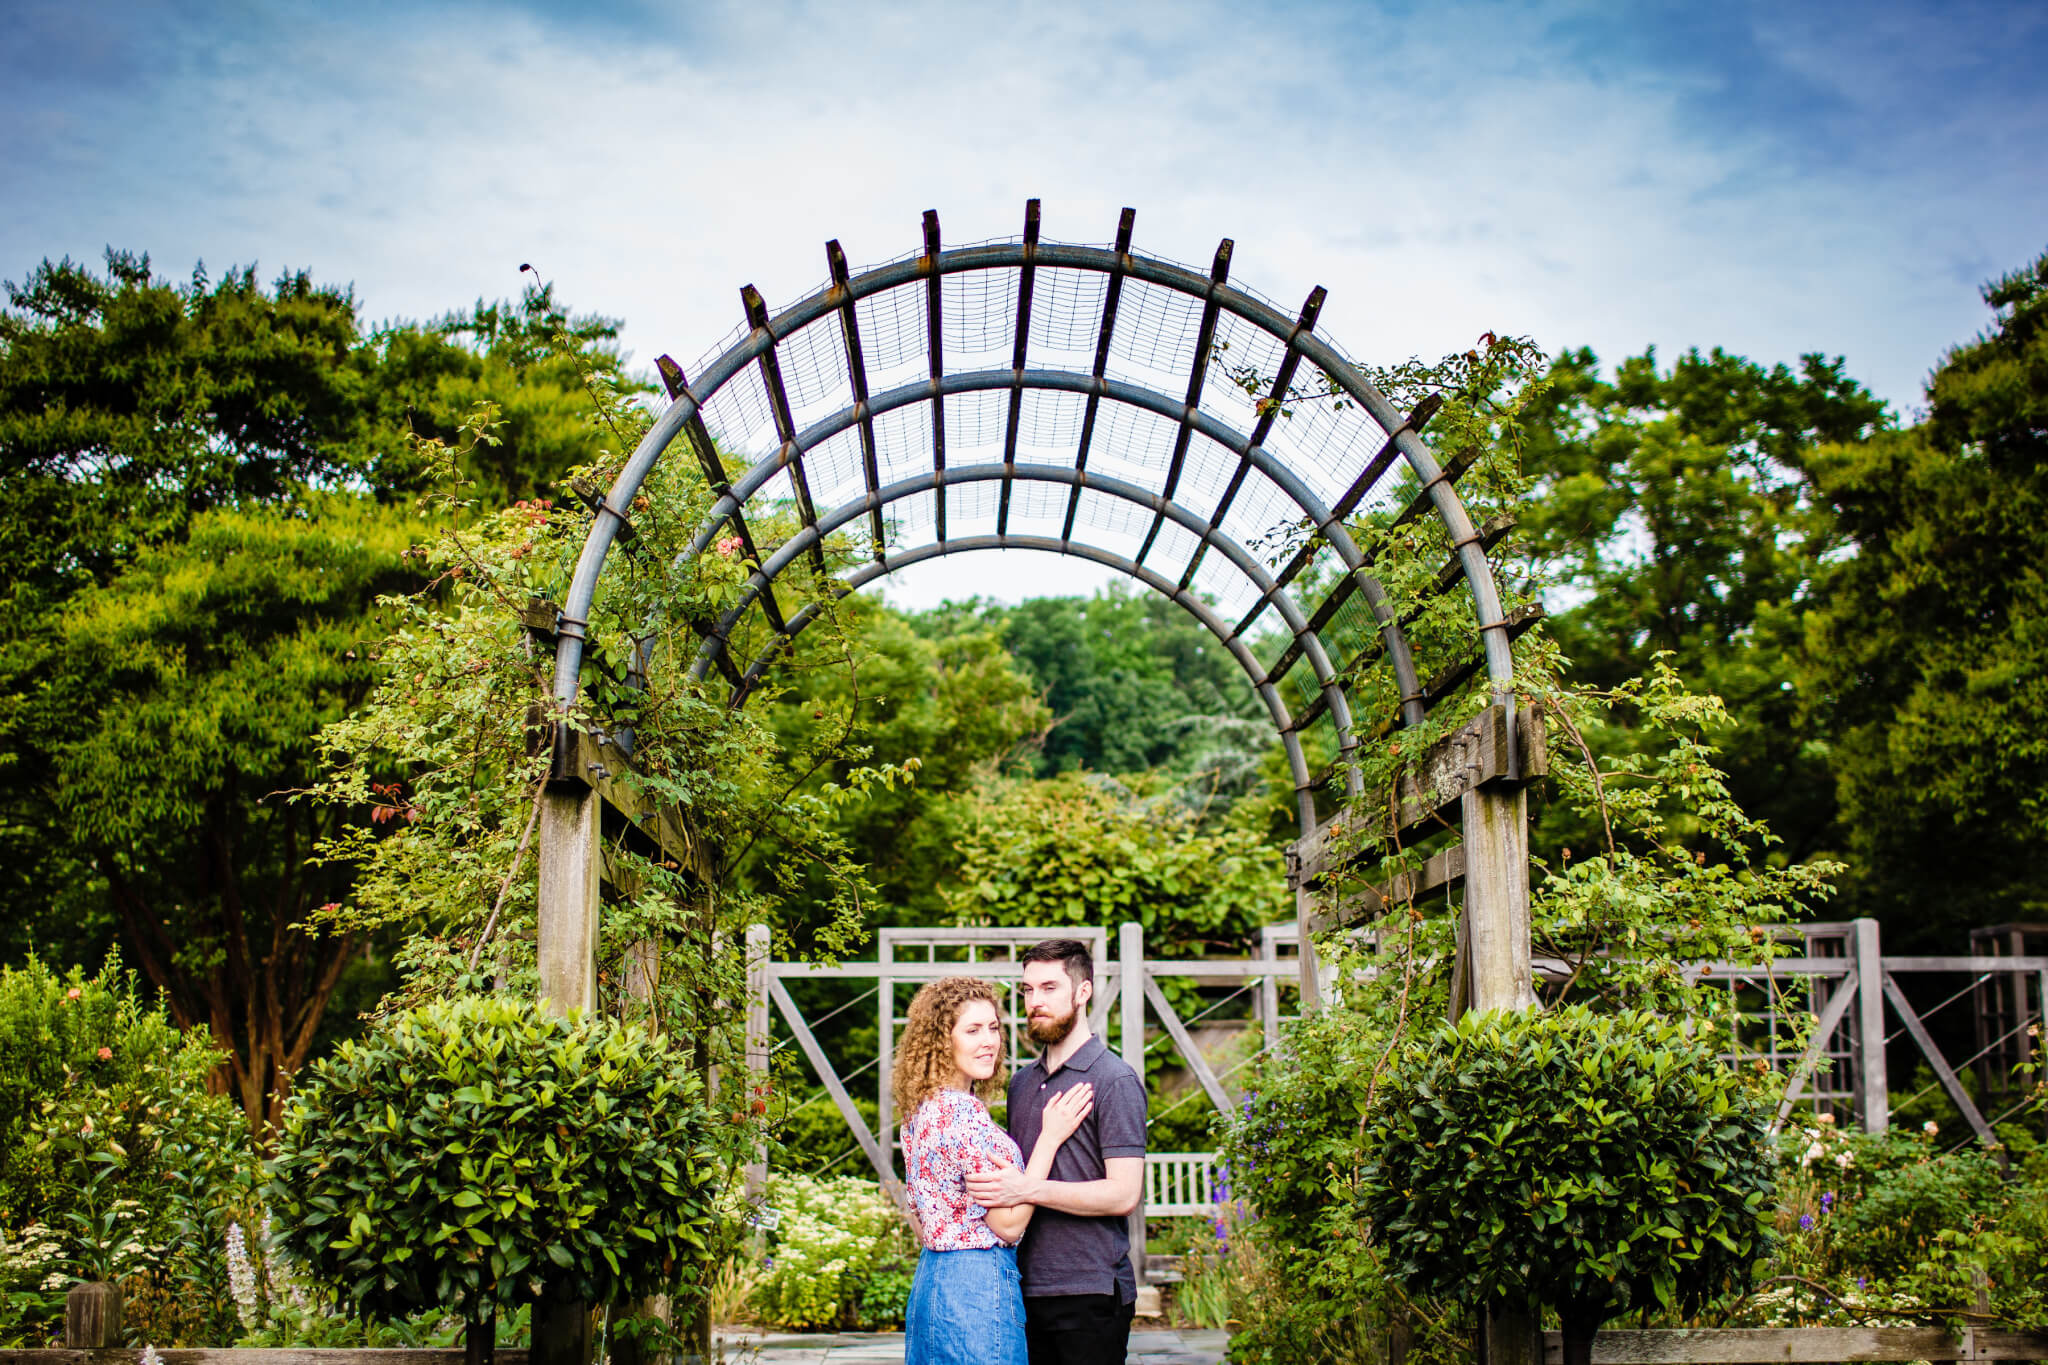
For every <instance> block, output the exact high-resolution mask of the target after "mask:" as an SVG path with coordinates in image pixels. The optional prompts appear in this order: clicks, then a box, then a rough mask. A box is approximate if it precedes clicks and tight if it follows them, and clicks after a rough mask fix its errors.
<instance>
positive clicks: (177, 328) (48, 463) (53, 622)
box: [0, 251, 629, 1124]
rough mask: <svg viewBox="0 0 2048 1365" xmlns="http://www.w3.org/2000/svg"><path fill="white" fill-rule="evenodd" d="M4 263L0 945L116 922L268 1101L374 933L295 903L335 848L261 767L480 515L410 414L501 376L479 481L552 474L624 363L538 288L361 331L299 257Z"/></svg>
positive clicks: (331, 873)
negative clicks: (397, 596)
mask: <svg viewBox="0 0 2048 1365" xmlns="http://www.w3.org/2000/svg"><path fill="white" fill-rule="evenodd" d="M7 292H8V300H7V307H6V308H5V309H0V602H4V606H5V608H6V610H5V613H4V617H5V619H4V624H0V753H4V754H5V756H6V757H5V761H4V763H0V867H4V868H5V869H6V870H5V871H4V872H0V876H4V877H5V878H6V881H5V883H0V889H4V892H5V894H7V895H8V897H9V905H10V908H11V909H12V910H13V911H14V913H13V914H12V915H11V916H10V917H9V920H8V924H7V926H6V929H5V930H4V938H0V945H4V947H5V948H6V951H7V952H8V953H9V954H10V955H13V954H16V953H19V952H20V951H21V950H22V949H23V948H24V947H26V946H28V945H29V944H31V943H33V944H35V945H37V946H38V947H39V948H40V949H41V950H42V951H44V952H45V953H47V954H49V955H50V956H52V957H53V958H54V959H56V960H60V961H67V960H68V961H78V960H81V959H84V958H87V957H90V956H92V955H94V954H96V953H98V952H100V951H102V950H103V948H104V945H105V944H106V942H107V941H108V940H109V939H113V938H115V937H117V936H118V937H119V938H120V939H123V940H125V941H126V943H127V944H128V946H129V949H130V951H131V953H132V954H133V960H135V961H136V962H137V963H138V964H139V965H141V966H142V967H143V969H144V970H145V972H146V973H147V974H148V975H149V977H150V979H151V981H152V982H153V983H154V984H156V985H157V986H159V987H162V988H164V989H165V990H167V991H168V992H169V993H170V995H169V1001H170V1006H171V1009H172V1012H173V1014H174V1016H175V1017H176V1018H178V1019H179V1020H180V1021H181V1022H186V1023H204V1024H206V1025H207V1026H209V1027H210V1028H211V1029H212V1031H213V1032H214V1035H215V1038H216V1041H217V1042H218V1043H219V1044H220V1046H221V1048H222V1049H223V1050H224V1051H226V1052H227V1053H229V1055H230V1057H231V1059H232V1060H231V1061H230V1063H229V1064H228V1065H227V1067H226V1068H225V1069H224V1071H223V1074H222V1076H221V1079H222V1080H223V1081H226V1082H228V1083H229V1084H230V1085H231V1086H232V1087H233V1088H234V1089H235V1091H236V1092H237V1093H238V1095H239V1096H240V1098H241V1099H242V1101H243V1104H244V1107H245V1109H246V1110H247V1112H248V1113H249V1115H250V1117H251V1119H252V1121H255V1122H257V1123H259V1124H261V1123H262V1122H264V1121H266V1120H267V1119H268V1118H269V1117H271V1116H272V1114H273V1112H274V1111H273V1101H274V1097H275V1095H276V1093H277V1089H278V1087H279V1085H280V1084H281V1077H282V1075H283V1074H285V1073H287V1072H288V1071H289V1070H290V1068H291V1067H293V1066H295V1065H296V1064H297V1063H298V1062H299V1061H300V1060H302V1059H303V1058H304V1057H305V1055H306V1052H307V1049H308V1047H310V1046H311V1044H312V1041H313V1038H314V1035H315V1033H316V1031H317V1030H318V1028H319V1025H320V1022H321V1019H322V1015H323V1011H324V1006H325V1004H326V1001H327V999H328V997H329V993H330V992H332V991H333V990H335V989H336V988H337V986H338V985H340V983H341V980H342V978H343V976H344V974H346V973H347V972H349V971H351V970H356V969H358V968H359V967H360V965H361V958H362V949H363V946H364V944H363V941H362V940H361V939H358V938H350V937H348V936H337V937H334V938H330V939H325V940H315V939H313V938H311V937H309V936H308V935H307V934H305V933H304V932H303V931H302V930H300V929H299V928H297V927H296V926H298V925H300V924H302V923H303V922H304V920H305V917H306V913H307V911H309V910H311V909H313V908H316V907H318V906H320V905H322V904H325V903H328V902H331V901H333V900H336V899H339V898H341V897H342V896H343V895H344V894H345V891H346V888H347V885H348V874H347V870H346V868H345V867H340V866H334V867H326V868H319V869H314V868H308V867H307V866H306V865H305V860H306V858H307V856H308V854H309V853H310V852H311V851H312V849H313V847H314V846H315V844H316V843H317V842H318V841H319V839H320V838H321V837H322V835H323V832H324V831H323V830H322V829H321V828H320V827H318V823H317V818H316V817H315V816H314V815H312V814H311V813H310V812H305V811H298V810H287V809H284V808H282V807H281V806H280V805H279V803H277V802H275V801H272V800H269V799H267V798H268V797H269V796H270V795H271V794H272V793H276V792H279V791H281V790H283V789H287V788H291V787H294V786H300V785H304V784H306V783H307V782H308V781H309V780H310V778H311V775H312V771H313V769H312V766H311V764H312V759H313V756H314V754H313V740H312V737H313V735H314V734H315V732H316V731H317V729H318V728H319V726H320V725H322V724H323V723H325V722H327V721H330V720H333V719H335V718H336V717H338V716H339V715H341V714H342V713H344V712H345V711H346V710H347V709H348V708H349V707H350V706H351V705H353V704H354V703H355V702H356V701H358V700H360V699H361V698H362V697H363V696H364V695H365V694H366V692H367V689H368V686H369V680H370V675H369V673H368V672H367V660H366V658H365V657H364V650H363V649H362V648H361V646H362V643H363V641H365V640H366V639H368V638H371V637H372V635H373V632H374V629H375V627H374V625H373V622H372V616H371V613H372V610H373V604H374V602H375V600H376V598H377V597H378V595H379V594H381V593H387V592H392V591H396V590H399V589H401V588H403V587H406V586H411V585H414V584H416V583H417V582H418V581H419V575H418V572H417V570H414V569H409V568H408V567H407V560H406V558H405V556H406V554H407V552H408V550H409V549H410V548H411V547H412V546H413V545H414V544H415V542H417V541H418V540H419V539H420V538H421V537H422V536H426V535H430V534H434V533H435V531H436V528H437V526H440V525H445V524H447V523H449V522H451V521H453V520H456V519H459V518H460V517H461V516H462V515H463V513H462V512H461V511H460V509H452V510H451V509H443V510H441V511H440V512H438V513H437V515H436V518H434V519H429V520H427V521H419V520H416V519H415V514H414V511H413V508H412V506H411V503H412V501H413V495H414V494H415V493H417V492H418V491H419V490H420V489H422V488H423V487H424V486H425V485H426V483H427V482H428V480H429V479H430V478H431V477H433V476H434V475H435V474H436V471H434V470H431V469H429V468H428V467H427V466H426V464H425V463H424V462H423V461H422V460H421V458H420V456H419V454H418V448H416V447H415V446H414V444H413V443H412V442H411V441H410V440H409V439H408V438H409V436H410V435H411V434H412V432H413V431H414V430H419V431H421V432H424V433H426V434H429V435H431V434H432V433H433V432H436V431H439V430H444V429H445V430H450V431H452V430H454V429H455V428H456V427H458V426H459V425H460V424H461V422H462V421H463V420H464V418H465V417H466V415H467V413H468V411H469V409H470V408H471V406H472V405H473V402H474V397H475V395H476V394H477V393H479V392H484V391H488V392H491V393H493V394H495V395H498V396H499V397H500V398H501V399H502V400H503V401H504V402H505V403H506V404H507V406H508V408H509V409H510V416H508V417H507V418H506V420H505V422H504V423H503V424H502V425H501V426H500V427H499V428H498V430H497V433H496V434H497V436H498V437H499V439H498V440H496V441H495V442H494V443H490V444H487V445H483V446H468V447H464V451H465V454H466V455H467V454H471V453H475V452H480V453H478V454H477V457H476V458H473V459H468V460H467V461H466V463H465V465H464V467H463V471H462V472H464V473H466V474H467V475H468V476H469V477H471V478H472V479H473V480H475V481H477V488H478V491H479V492H480V493H481V495H482V496H484V497H486V498H488V499H489V500H490V501H491V502H493V503H496V502H498V501H501V500H504V499H507V498H510V497H512V496H516V495H517V494H519V493H520V492H522V491H524V490H529V489H531V488H534V487H536V486H538V485H540V484H542V483H545V482H546V481H548V480H550V479H552V478H553V477H555V476H556V475H557V474H559V473H560V472H562V471H563V470H565V469H566V468H567V467H568V465H569V464H570V463H571V454H572V452H574V451H577V450H579V449H580V450H581V451H582V452H583V458H588V454H589V453H590V452H592V451H594V450H595V448H596V444H597V441H598V440H599V439H600V436H601V433H600V429H599V427H598V425H597V423H596V422H595V421H594V419H593V414H594V412H595V411H596V402H595V399H596V395H595V393H594V392H593V386H596V387H599V388H603V387H610V388H613V389H617V388H622V387H629V386H626V385H625V384H624V382H623V381H622V380H621V379H620V378H619V376H618V359H619V358H618V356H617V353H616V351H615V350H613V349H612V348H611V337H612V335H613V328H612V326H611V324H609V323H605V322H602V321H591V320H581V319H574V318H571V317H570V316H569V315H568V314H567V313H566V312H565V311H564V310H563V309H562V308H560V307H559V305H557V304H556V303H555V302H554V301H553V299H552V297H551V296H550V295H549V294H548V293H547V292H546V291H545V290H534V291H529V292H528V293H527V294H526V295H525V297H524V298H523V299H522V300H521V301H520V302H519V303H518V304H515V305H479V306H478V307H477V309H476V310H474V312H473V313H472V314H469V315H461V316H450V317H447V318H443V319H440V320H438V321H436V322H433V323H429V324H426V325H424V326H421V325H414V324H395V325H392V326H387V327H384V328H381V329H376V330H368V329H365V327H364V326H363V324H362V322H361V320H360V318H359V315H358V311H357V305H356V301H355V299H354V296H353V294H352V293H351V292H350V291H349V290H347V289H344V288H339V287H335V286H331V285H323V284H319V283H317V282H315V281H314V279H313V278H312V276H311V275H310V274H308V273H307V272H304V271H299V272H287V273H285V274H284V275H281V276H280V277H279V278H278V279H277V280H276V281H275V282H274V283H272V284H271V285H269V286H268V287H266V286H264V285H262V284H259V283H258V281H257V278H256V274H255V271H254V269H253V268H248V269H239V270H231V271H229V272H228V273H227V274H226V275H225V276H223V277H222V278H221V279H219V280H218V281H214V280H212V279H210V278H209V277H208V275H207V273H206V271H205V270H204V268H203V267H202V268H200V269H197V270H195V271H194V272H193V274H192V277H191V278H190V280H189V281H187V282H185V283H183V284H178V283H172V282H169V281H166V280H163V279H161V278H158V277H156V276H154V275H153V274H152V273H151V272H150V268H149V261H148V258H147V257H146V256H140V255H134V254H130V253H124V252H118V251H110V252H109V253H108V254H107V259H106V268H105V270H104V272H98V271H94V270H92V269H89V268H87V267H85V266H82V265H78V264H75V263H73V262H71V261H69V260H65V261H62V262H57V263H54V264H52V263H49V262H45V263H44V264H43V265H42V266H40V267H39V268H38V269H37V270H36V271H35V272H34V273H33V274H32V275H31V276H30V277H29V278H28V280H27V282H26V283H24V284H21V285H12V284H10V285H9V286H8V291H7ZM550 338H551V340H549V339H550ZM543 343H545V344H543ZM578 357H580V359H579V358H578ZM586 372H588V373H589V374H590V375H591V376H592V378H591V379H590V380H588V381H586V380H585V379H584V378H583V377H582V376H583V375H584V374H585V373H586Z"/></svg>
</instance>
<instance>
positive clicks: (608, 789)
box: [548, 730, 703, 873]
mask: <svg viewBox="0 0 2048 1365" xmlns="http://www.w3.org/2000/svg"><path fill="white" fill-rule="evenodd" d="M634 771H635V770H634V767H633V757H632V755H630V754H628V753H627V752H626V751H625V750H623V749H621V748H619V746H618V745H616V744H614V743H612V742H611V741H610V740H609V739H600V738H598V737H597V736H596V735H593V734H590V733H588V732H587V731H581V730H566V731H565V733H564V735H563V736H562V738H561V740H560V741H558V742H557V744H556V746H555V763H554V767H553V768H552V769H551V770H550V771H549V773H548V786H549V787H550V788H552V789H559V790H564V791H568V790H576V789H580V788H589V789H590V790H592V791H594V792H596V793H597V795H598V797H599V799H601V800H602V801H603V802H604V803H605V805H607V806H609V807H611V808H612V809H613V810H614V811H617V812H618V813H619V815H620V816H622V817H623V818H624V819H625V820H626V821H627V822H628V823H629V824H631V825H632V826H633V827H634V828H635V829H637V830H638V831H639V832H640V833H641V834H644V835H645V836H647V839H648V842H649V844H650V845H651V846H652V847H653V848H656V849H659V850H660V851H661V852H662V853H663V854H664V855H666V856H667V857H669V858H671V859H673V860H674V861H675V862H676V863H677V864H678V865H679V866H681V867H685V868H688V869H690V870H691V871H693V872H700V873H701V872H702V871H703V869H702V868H701V867H699V865H698V856H699V850H698V847H697V841H696V840H695V839H693V838H691V837H690V832H689V830H688V829H687V828H685V827H684V825H683V823H682V820H681V819H680V818H679V817H678V813H677V812H676V810H675V808H674V807H672V806H668V805H665V804H663V803H661V802H659V801H656V800H654V799H653V798H652V797H650V796H648V795H647V793H646V792H645V791H644V790H642V789H641V787H640V785H639V784H638V782H637V781H635V780H634V777H633V774H634Z"/></svg>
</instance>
